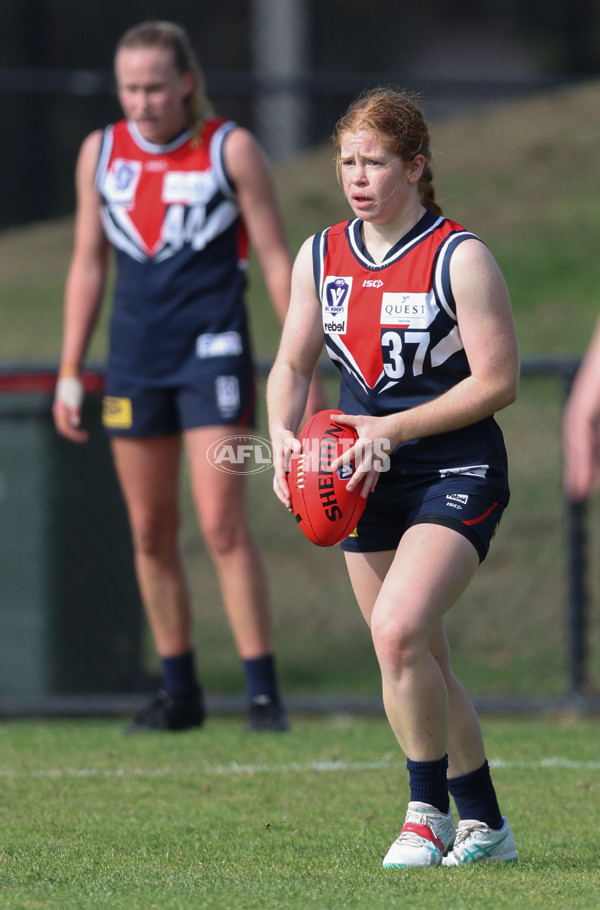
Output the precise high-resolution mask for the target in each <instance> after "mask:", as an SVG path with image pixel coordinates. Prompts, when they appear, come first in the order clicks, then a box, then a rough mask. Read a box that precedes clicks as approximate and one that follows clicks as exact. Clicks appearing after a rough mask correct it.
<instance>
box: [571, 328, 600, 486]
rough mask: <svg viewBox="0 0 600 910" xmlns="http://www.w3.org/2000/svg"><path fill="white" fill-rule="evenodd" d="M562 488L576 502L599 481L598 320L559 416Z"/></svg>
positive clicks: (599, 382) (599, 354) (599, 336)
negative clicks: (561, 448) (561, 429)
mask: <svg viewBox="0 0 600 910" xmlns="http://www.w3.org/2000/svg"><path fill="white" fill-rule="evenodd" d="M563 457H564V479H563V483H564V488H565V492H566V493H567V495H568V496H569V497H570V498H571V499H573V500H575V501H576V502H579V501H581V500H583V499H585V497H586V496H588V495H589V494H590V493H591V492H592V491H593V490H595V489H596V488H597V486H598V481H599V479H600V320H598V322H597V324H596V328H595V330H594V334H593V335H592V339H591V341H590V344H589V346H588V349H587V351H586V354H585V357H584V358H583V362H582V364H581V366H580V368H579V370H578V372H577V375H576V376H575V380H574V382H573V386H572V388H571V393H570V395H569V399H568V401H567V405H566V407H565V412H564V415H563Z"/></svg>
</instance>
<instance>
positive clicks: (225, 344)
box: [196, 332, 242, 358]
mask: <svg viewBox="0 0 600 910" xmlns="http://www.w3.org/2000/svg"><path fill="white" fill-rule="evenodd" d="M241 353H242V336H241V335H240V333H239V332H218V333H213V334H210V333H207V334H205V335H199V336H198V338H197V339H196V356H197V357H200V358H205V357H239V355H240V354H241Z"/></svg>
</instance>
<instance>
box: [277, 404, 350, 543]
mask: <svg viewBox="0 0 600 910" xmlns="http://www.w3.org/2000/svg"><path fill="white" fill-rule="evenodd" d="M341 413H343V412H342V411H336V410H328V411H319V412H318V413H317V414H314V415H313V416H312V417H311V418H310V419H309V420H307V421H306V423H305V425H304V426H303V428H302V430H301V432H300V433H299V435H298V439H299V440H300V442H301V443H302V452H301V453H300V454H293V455H292V457H291V459H290V470H289V473H288V486H289V489H290V495H291V499H292V509H293V513H294V517H295V519H296V521H297V522H298V526H299V528H300V530H301V531H302V533H303V534H304V535H305V536H306V537H307V538H308V539H309V540H310V541H312V543H314V544H316V545H317V546H318V547H332V546H333V545H334V544H336V543H339V542H340V541H341V540H344V538H345V537H348V535H349V534H351V533H352V531H353V530H354V529H355V527H356V525H357V524H358V520H359V518H360V516H361V515H362V513H363V512H364V510H365V506H366V504H367V500H366V499H363V497H362V496H361V495H360V486H359V487H358V489H356V490H354V491H353V492H351V493H349V492H348V490H347V484H348V481H349V480H350V478H351V477H352V474H353V473H354V466H353V465H352V464H347V465H344V466H343V467H342V468H340V469H339V470H338V471H332V470H331V463H332V461H334V459H335V458H337V457H338V455H341V454H342V453H343V452H345V451H347V450H348V449H349V448H350V447H351V446H352V445H353V444H354V443H355V442H356V440H357V439H358V435H357V433H356V430H355V429H354V427H341V426H338V425H337V424H336V423H334V422H333V420H331V415H332V414H341Z"/></svg>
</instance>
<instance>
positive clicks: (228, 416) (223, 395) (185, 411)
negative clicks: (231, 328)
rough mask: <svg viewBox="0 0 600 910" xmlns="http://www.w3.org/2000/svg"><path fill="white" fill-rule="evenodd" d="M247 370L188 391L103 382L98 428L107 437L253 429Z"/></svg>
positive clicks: (251, 381) (252, 390)
mask: <svg viewBox="0 0 600 910" xmlns="http://www.w3.org/2000/svg"><path fill="white" fill-rule="evenodd" d="M255 404H256V377H255V374H254V370H253V369H252V368H251V367H245V368H242V369H237V370H235V371H234V370H229V371H228V372H227V373H226V374H221V375H218V376H214V375H213V376H205V377H203V378H202V379H201V380H198V381H197V382H195V383H194V385H183V386H170V387H165V388H162V387H160V386H159V387H152V386H149V385H148V384H139V383H136V382H134V381H131V380H126V381H123V380H118V379H112V378H111V377H110V376H108V377H107V382H106V395H105V396H104V400H103V402H102V423H103V424H104V428H105V430H106V432H107V433H108V434H109V435H110V436H135V437H139V436H170V435H172V434H179V433H182V432H184V431H185V430H193V429H195V428H197V427H209V426H240V427H253V426H254V410H255Z"/></svg>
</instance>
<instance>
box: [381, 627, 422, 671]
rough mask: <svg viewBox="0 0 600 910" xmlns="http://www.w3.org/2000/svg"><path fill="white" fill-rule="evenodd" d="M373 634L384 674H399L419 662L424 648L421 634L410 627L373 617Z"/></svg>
mask: <svg viewBox="0 0 600 910" xmlns="http://www.w3.org/2000/svg"><path fill="white" fill-rule="evenodd" d="M371 635H372V638H373V646H374V648H375V653H376V655H377V659H378V661H379V665H380V668H381V670H382V672H383V673H384V674H391V675H393V676H398V675H400V674H401V673H402V672H403V671H404V670H406V669H408V668H409V667H411V666H413V665H414V664H416V663H417V662H418V660H419V657H420V655H421V653H422V650H423V644H422V641H421V636H419V635H418V634H417V633H416V632H414V631H413V630H412V629H410V628H409V627H407V626H405V625H403V624H401V623H399V622H397V621H390V620H389V619H386V618H375V617H373V619H372V622H371Z"/></svg>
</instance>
